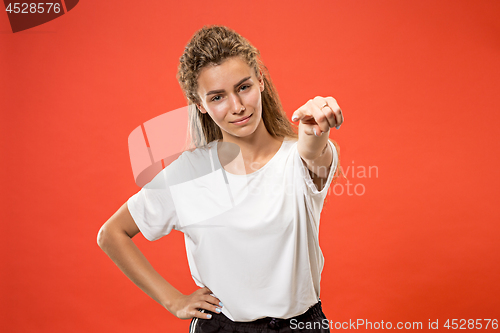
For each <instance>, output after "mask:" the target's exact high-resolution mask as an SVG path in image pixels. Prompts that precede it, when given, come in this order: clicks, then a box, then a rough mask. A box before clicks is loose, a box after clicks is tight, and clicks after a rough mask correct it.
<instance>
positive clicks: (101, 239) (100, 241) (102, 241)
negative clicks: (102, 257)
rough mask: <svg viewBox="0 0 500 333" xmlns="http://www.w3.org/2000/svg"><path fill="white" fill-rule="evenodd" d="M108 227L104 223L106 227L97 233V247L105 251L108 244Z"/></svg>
mask: <svg viewBox="0 0 500 333" xmlns="http://www.w3.org/2000/svg"><path fill="white" fill-rule="evenodd" d="M107 229H108V228H107V225H106V223H104V225H103V226H102V227H101V229H99V232H98V233H97V245H99V247H100V248H101V249H102V250H104V249H105V247H106V244H107V243H108V241H109V240H108V238H109V237H108V233H109V232H108V230H107Z"/></svg>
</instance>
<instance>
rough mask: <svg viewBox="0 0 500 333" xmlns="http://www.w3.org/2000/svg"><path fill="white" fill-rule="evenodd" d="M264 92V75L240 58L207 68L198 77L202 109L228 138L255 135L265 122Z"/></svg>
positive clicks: (229, 59)
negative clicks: (257, 72) (263, 116)
mask: <svg viewBox="0 0 500 333" xmlns="http://www.w3.org/2000/svg"><path fill="white" fill-rule="evenodd" d="M263 90H264V81H263V79H262V75H260V79H259V78H258V77H257V76H256V74H255V71H254V69H253V68H251V67H250V66H248V65H247V63H246V62H245V61H244V60H242V59H241V58H240V57H231V58H228V59H226V60H224V61H223V62H222V63H221V64H220V65H210V66H207V67H204V68H203V69H202V70H201V71H200V74H199V76H198V96H199V98H200V101H201V103H200V104H198V105H197V106H198V109H200V111H201V112H203V113H208V114H209V115H210V117H211V118H212V120H213V121H214V122H215V123H216V124H217V125H218V126H219V127H220V129H221V131H222V135H223V138H227V135H230V136H233V137H245V136H248V135H251V134H253V133H254V132H255V131H256V129H257V128H258V127H259V125H260V126H262V127H264V123H263V122H262V99H261V93H262V91H263Z"/></svg>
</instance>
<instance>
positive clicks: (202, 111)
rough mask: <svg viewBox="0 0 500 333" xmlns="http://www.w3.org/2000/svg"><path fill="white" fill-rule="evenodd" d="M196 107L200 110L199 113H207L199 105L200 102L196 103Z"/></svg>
mask: <svg viewBox="0 0 500 333" xmlns="http://www.w3.org/2000/svg"><path fill="white" fill-rule="evenodd" d="M196 107H197V108H198V110H200V112H201V113H207V110H205V108H204V107H203V106H202V105H201V104H196Z"/></svg>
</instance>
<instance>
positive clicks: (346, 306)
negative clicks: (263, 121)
mask: <svg viewBox="0 0 500 333" xmlns="http://www.w3.org/2000/svg"><path fill="white" fill-rule="evenodd" d="M499 14H500V2H499V1H497V0H490V1H486V0H484V1H474V2H472V1H457V0H453V1H451V0H448V1H429V0H426V1H397V0H393V1H391V0H381V1H343V2H341V1H273V2H267V1H266V2H264V1H199V2H192V1H186V2H183V1H175V2H172V1H155V2H136V1H134V2H132V1H116V0H109V1H102V2H91V1H81V2H80V3H79V4H78V5H77V6H76V7H75V8H74V9H73V10H72V11H71V12H69V13H67V14H65V15H63V16H61V17H59V18H58V19H56V20H53V21H51V22H48V23H46V24H43V25H41V26H38V27H35V28H33V29H29V30H26V31H24V32H19V33H15V34H13V33H12V31H11V30H10V26H9V22H8V19H7V15H6V13H5V12H4V13H3V14H1V13H0V57H1V58H0V60H1V65H2V66H1V67H2V69H1V71H0V101H1V102H0V108H1V121H0V126H1V127H0V130H1V156H2V157H1V159H2V163H1V172H2V178H1V196H2V197H1V202H2V203H1V205H2V207H1V211H2V219H1V220H2V233H3V239H2V242H1V243H0V250H1V251H2V259H1V273H0V279H1V281H0V282H1V284H0V291H1V297H0V320H1V327H2V331H5V332H51V333H53V332H88V331H92V332H137V331H144V332H146V331H147V332H187V328H188V325H189V321H183V320H180V319H177V318H175V317H174V316H173V315H171V314H170V313H169V312H168V311H166V310H164V309H163V308H162V307H161V306H160V305H158V304H157V303H155V302H154V301H153V300H152V299H150V298H149V297H148V296H147V295H145V294H144V293H143V292H142V291H141V290H139V289H138V288H137V287H135V286H134V285H133V284H132V283H131V282H130V281H129V280H128V279H127V278H126V277H125V276H124V275H123V274H122V273H121V272H120V271H119V270H118V268H117V267H116V266H115V265H114V264H113V263H112V262H111V260H110V259H109V258H108V257H107V256H106V255H105V254H104V252H102V251H101V250H100V249H99V247H98V246H97V244H96V235H97V231H98V230H99V228H100V226H101V225H102V224H103V223H104V222H105V221H106V220H107V219H108V218H109V217H110V216H111V215H112V214H113V213H114V212H115V211H116V210H117V209H118V208H119V206H120V205H121V204H123V203H124V202H125V201H126V200H127V199H128V198H129V197H130V196H131V195H133V194H134V193H135V192H137V191H138V190H139V188H138V187H137V186H136V185H135V183H134V179H133V176H132V171H131V167H130V160H129V156H128V148H127V137H128V135H129V133H130V132H131V131H132V130H133V129H134V128H136V127H137V126H139V125H140V124H142V123H143V122H145V121H147V120H149V119H151V118H153V117H155V116H157V115H160V114H163V113H165V112H167V111H169V110H173V109H176V108H179V107H181V106H183V105H185V101H184V97H183V95H182V92H181V90H180V88H179V85H178V83H177V81H176V79H175V73H176V68H177V62H178V59H179V57H180V55H181V53H182V51H183V49H184V46H185V44H186V43H187V41H188V40H189V38H190V37H191V36H192V35H193V33H194V32H195V31H196V30H197V29H199V28H201V27H202V26H203V25H205V24H224V25H227V26H229V27H231V28H233V29H235V30H236V31H238V32H239V33H241V34H242V35H243V36H245V37H247V38H248V39H249V40H250V41H251V42H252V43H253V44H254V45H255V46H256V47H257V48H259V49H260V51H261V54H262V58H263V60H264V62H265V64H266V65H267V66H268V68H269V70H270V73H271V77H272V79H273V80H274V82H275V84H276V86H277V89H278V91H279V93H280V97H281V99H282V101H283V104H284V107H285V109H286V111H287V113H288V115H289V116H291V114H292V112H293V111H294V110H295V109H297V108H298V107H299V106H300V105H302V104H303V103H305V102H306V101H307V100H308V99H310V98H313V97H314V96H316V95H321V96H329V95H331V96H334V97H335V98H336V99H337V100H338V102H339V104H340V106H341V107H342V109H343V111H344V113H345V123H344V124H343V125H342V127H341V129H340V130H339V131H337V130H335V129H333V130H332V132H331V138H332V139H334V140H336V141H337V142H338V143H339V145H340V148H341V164H342V166H343V168H344V171H346V173H347V177H348V178H349V184H350V193H351V195H348V194H347V193H346V191H347V185H348V184H347V182H346V180H340V181H339V183H340V184H342V186H343V189H344V193H343V194H339V195H336V194H333V193H332V194H331V195H330V196H329V197H328V198H327V203H326V205H325V208H324V210H323V215H322V222H321V236H320V240H321V246H322V249H323V253H324V256H325V261H326V263H325V268H324V271H323V275H322V289H321V299H322V301H323V306H324V311H325V313H326V315H327V317H328V318H329V319H331V320H334V321H346V320H347V321H348V320H349V319H351V320H356V319H366V320H369V321H372V322H376V321H378V322H380V321H381V320H384V322H387V321H391V322H393V323H396V322H398V321H421V322H423V324H424V327H427V323H428V320H429V319H431V320H433V321H435V320H436V319H439V324H440V326H442V324H443V323H444V321H445V320H446V319H448V318H450V319H452V318H457V319H480V318H490V319H493V318H496V319H500V304H499V299H500V285H499V283H498V281H500V268H499V257H500V251H499V249H500V246H499V242H498V236H499V226H498V222H499V221H500V219H499V215H500V214H499V213H500V208H499V205H498V198H499V194H500V191H499V186H500V177H499V176H498V169H499V167H500V161H499V154H498V153H499V148H500V143H499V140H498V138H499V137H498V132H499V130H498V126H499V123H500V113H499V111H500V108H499V106H500V102H499V99H498V92H499V91H500V83H499V82H500V80H499V77H500V43H499V41H500V21H499V20H498V16H499ZM370 166H372V167H376V168H377V170H378V175H377V174H376V173H375V170H374V169H372V174H371V176H370V175H369V174H368V173H366V175H365V177H363V174H358V171H360V170H361V169H362V168H365V169H366V170H367V171H368V168H369V167H370ZM347 167H350V169H349V170H347ZM353 167H354V171H355V173H354V174H352V171H353ZM356 184H361V185H358V187H357V188H356V189H357V192H358V194H360V193H361V192H363V191H364V193H363V194H362V195H356V194H354V185H356ZM335 189H336V190H337V193H340V190H341V188H339V187H337V188H335ZM135 241H136V243H137V244H138V246H139V247H140V248H141V250H142V251H143V252H144V253H145V255H146V256H147V258H149V259H150V261H151V262H152V264H153V266H154V267H155V268H156V269H157V270H158V271H159V272H160V273H161V274H163V275H164V276H165V278H166V279H167V280H168V281H169V282H171V283H172V284H173V285H174V286H175V287H177V288H178V289H179V290H181V291H182V292H184V293H188V292H192V291H194V290H195V288H196V286H195V284H194V282H193V281H192V279H191V277H190V274H189V270H188V266H187V259H186V254H185V249H184V241H183V237H182V234H181V233H179V232H172V233H171V234H170V235H169V236H167V237H165V238H163V239H161V240H160V241H156V242H148V241H146V240H145V239H144V238H143V237H142V236H141V235H138V236H137V237H136V238H135ZM214 255H215V254H214ZM265 301H266V300H262V302H265Z"/></svg>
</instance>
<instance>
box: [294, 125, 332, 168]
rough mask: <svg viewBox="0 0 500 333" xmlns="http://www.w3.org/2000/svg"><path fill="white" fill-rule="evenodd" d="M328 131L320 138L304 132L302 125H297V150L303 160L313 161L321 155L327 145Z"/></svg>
mask: <svg viewBox="0 0 500 333" xmlns="http://www.w3.org/2000/svg"><path fill="white" fill-rule="evenodd" d="M329 133H330V131H328V132H325V133H323V134H322V135H320V136H316V135H314V134H308V133H306V131H305V127H304V126H303V124H300V125H299V140H298V142H297V145H298V146H297V149H298V150H299V154H300V156H301V157H302V159H304V160H308V161H314V160H316V159H317V158H318V157H320V156H321V155H322V154H324V149H325V147H326V146H327V143H328V134H329Z"/></svg>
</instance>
